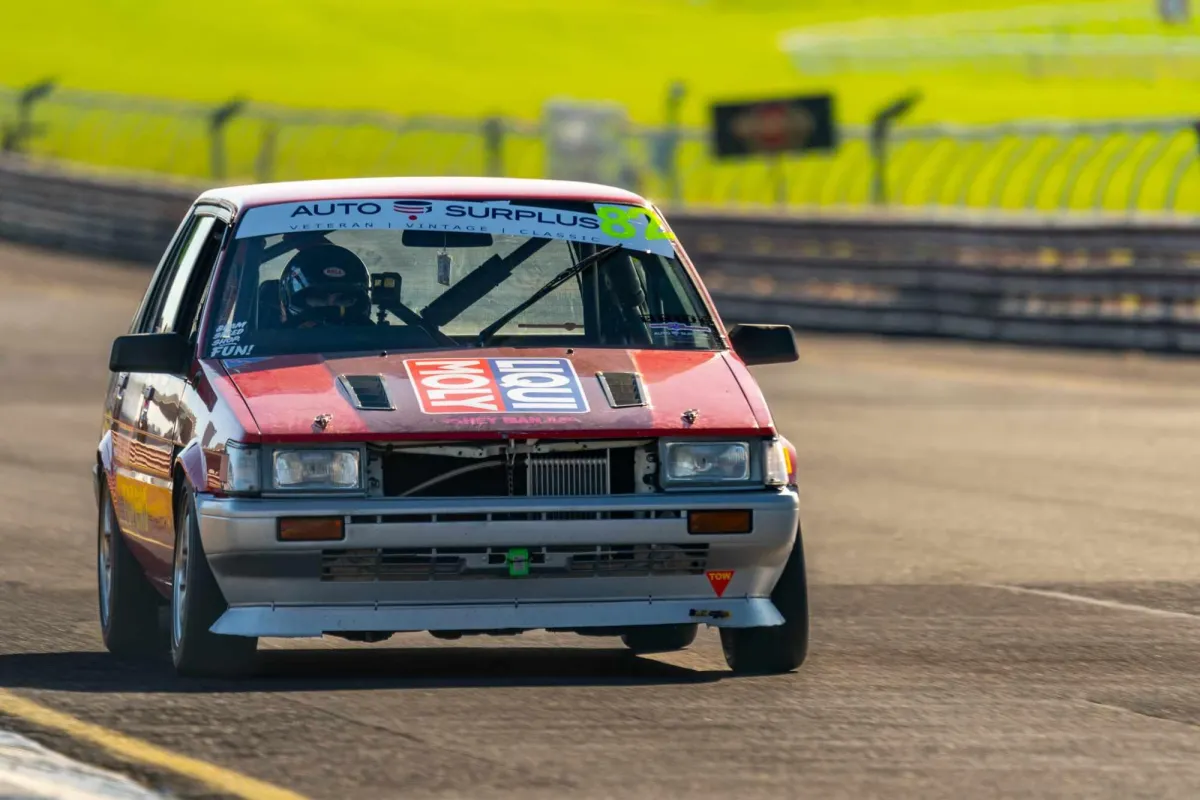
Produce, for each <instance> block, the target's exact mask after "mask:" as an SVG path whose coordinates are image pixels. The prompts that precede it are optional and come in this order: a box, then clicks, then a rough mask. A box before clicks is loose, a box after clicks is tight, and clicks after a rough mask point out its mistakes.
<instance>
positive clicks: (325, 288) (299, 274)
mask: <svg viewBox="0 0 1200 800" xmlns="http://www.w3.org/2000/svg"><path fill="white" fill-rule="evenodd" d="M370 288H371V275H370V273H368V272H367V267H366V265H365V264H363V262H362V259H360V258H359V257H358V256H356V255H355V254H354V253H352V252H350V251H349V250H347V249H346V248H344V247H338V246H337V245H335V244H331V243H328V242H326V243H324V244H318V245H314V246H312V247H306V248H304V249H302V250H301V251H300V252H298V253H296V255H294V256H292V260H291V261H289V262H288V265H287V266H286V267H284V269H283V274H282V275H280V276H279V300H280V302H281V303H282V305H283V313H284V322H285V324H287V325H305V324H326V325H345V324H351V325H361V324H364V323H367V322H370V320H371V296H370Z"/></svg>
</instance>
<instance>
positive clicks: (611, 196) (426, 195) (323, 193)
mask: <svg viewBox="0 0 1200 800" xmlns="http://www.w3.org/2000/svg"><path fill="white" fill-rule="evenodd" d="M383 197H386V198H393V197H395V198H412V199H430V198H437V199H450V198H463V199H476V200H485V199H497V200H498V199H530V200H534V199H537V200H577V201H591V202H595V201H599V202H605V203H627V204H633V205H646V200H645V199H644V198H642V197H641V196H639V195H636V194H634V193H633V192H630V191H626V190H625V189H618V188H616V187H615V186H605V185H603V184H599V183H581V182H578V181H551V180H534V179H528V178H347V179H342V180H324V181H290V182H286V183H255V184H247V185H244V186H228V187H225V188H220V189H209V190H208V191H207V192H205V193H204V194H202V195H200V198H199V201H198V202H204V201H208V202H222V201H223V202H226V203H232V204H233V205H234V206H236V207H237V208H238V209H244V208H249V207H252V206H261V205H270V204H273V203H300V202H308V201H317V200H350V199H358V198H372V199H374V198H383Z"/></svg>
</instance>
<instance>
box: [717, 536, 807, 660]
mask: <svg viewBox="0 0 1200 800" xmlns="http://www.w3.org/2000/svg"><path fill="white" fill-rule="evenodd" d="M771 602H772V603H774V604H775V607H776V608H777V609H779V613H780V614H782V615H783V624H782V625H774V626H771V627H764V628H721V649H722V650H723V651H724V653H725V663H726V664H728V665H729V668H730V669H732V670H733V671H734V672H735V673H737V674H739V675H773V674H777V673H780V672H789V671H791V670H793V669H796V668H797V667H799V666H800V665H801V664H803V663H804V659H805V657H806V656H807V655H808V580H807V577H806V575H805V569H804V540H803V537H802V536H801V534H800V530H799V528H797V530H796V542H795V544H793V545H792V552H791V555H789V556H788V560H787V564H786V565H785V566H784V568H783V574H782V575H780V576H779V582H778V583H776V584H775V589H774V590H773V591H772V592H771Z"/></svg>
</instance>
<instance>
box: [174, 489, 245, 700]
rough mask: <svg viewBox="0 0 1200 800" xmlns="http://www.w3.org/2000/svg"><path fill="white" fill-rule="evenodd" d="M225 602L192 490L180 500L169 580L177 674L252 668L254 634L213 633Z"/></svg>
mask: <svg viewBox="0 0 1200 800" xmlns="http://www.w3.org/2000/svg"><path fill="white" fill-rule="evenodd" d="M227 608H228V605H227V604H226V603H225V597H224V596H223V595H222V594H221V589H220V587H219V586H218V585H217V579H216V578H215V577H213V574H212V568H211V567H209V565H208V558H207V557H206V556H205V555H204V548H203V546H202V545H201V542H200V526H199V523H198V521H197V519H196V504H195V501H194V498H193V497H192V493H191V492H190V491H187V490H185V491H184V493H183V496H182V497H181V498H180V501H179V509H178V511H177V512H176V525H175V562H174V569H173V571H172V579H171V660H172V661H173V662H175V669H176V671H177V672H179V673H180V674H181V675H195V676H217V677H237V676H240V675H245V674H248V673H250V672H252V671H253V669H254V654H255V651H256V650H257V647H258V639H257V638H255V637H252V636H223V635H221V634H219V633H213V632H212V631H211V630H209V629H210V628H212V626H213V623H215V622H216V621H217V619H219V618H220V616H221V615H222V614H224V613H225V610H226V609H227Z"/></svg>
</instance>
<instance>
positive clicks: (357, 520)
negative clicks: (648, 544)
mask: <svg viewBox="0 0 1200 800" xmlns="http://www.w3.org/2000/svg"><path fill="white" fill-rule="evenodd" d="M564 514H569V515H570V517H569V518H570V519H583V520H602V519H683V518H684V517H685V516H686V512H685V511H684V510H683V509H681V508H660V509H656V510H653V511H640V510H634V509H615V510H612V511H475V512H455V513H442V514H354V515H352V516H351V517H350V524H351V525H391V524H396V523H440V522H545V521H547V520H555V519H565V518H566V517H564V516H563V515H564Z"/></svg>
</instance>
